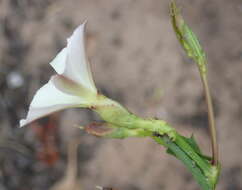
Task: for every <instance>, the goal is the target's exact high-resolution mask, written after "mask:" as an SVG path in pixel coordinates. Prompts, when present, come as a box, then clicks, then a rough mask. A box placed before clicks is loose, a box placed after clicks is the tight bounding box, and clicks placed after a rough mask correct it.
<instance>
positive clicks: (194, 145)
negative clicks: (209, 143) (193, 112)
mask: <svg viewBox="0 0 242 190" xmlns="http://www.w3.org/2000/svg"><path fill="white" fill-rule="evenodd" d="M181 137H182V138H183V139H184V140H185V141H186V142H187V143H188V144H189V145H190V146H191V147H192V148H193V149H194V150H195V151H196V153H197V154H198V155H199V156H201V157H202V158H204V159H206V160H208V161H211V160H212V158H211V157H210V156H206V155H204V154H203V153H202V151H201V149H200V148H199V146H198V144H197V142H196V140H195V137H194V135H192V136H191V137H190V138H187V137H184V136H181Z"/></svg>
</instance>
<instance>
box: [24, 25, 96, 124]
mask: <svg viewBox="0 0 242 190" xmlns="http://www.w3.org/2000/svg"><path fill="white" fill-rule="evenodd" d="M84 28H85V23H84V24H82V25H80V26H79V27H78V28H77V29H76V30H75V31H74V32H73V34H72V36H71V37H70V38H69V39H68V40H67V46H66V47H65V48H63V49H62V51H61V52H60V53H59V54H58V55H57V56H56V58H55V59H54V60H53V61H52V62H51V63H50V65H51V66H52V67H53V68H54V69H55V71H56V72H57V73H58V74H57V75H54V76H52V77H51V79H50V80H49V82H48V83H47V84H45V85H44V86H43V87H41V88H40V89H39V90H38V91H37V92H36V94H35V95H34V98H33V100H32V102H31V104H30V108H29V112H28V114H27V118H26V119H22V120H21V121H20V126H21V127H22V126H24V125H27V124H29V123H30V122H32V121H34V120H36V119H38V118H41V117H43V116H46V115H48V114H50V113H53V112H56V111H59V110H62V109H65V108H69V107H88V106H90V104H91V102H92V100H93V99H95V97H96V95H97V90H96V87H95V84H94V82H93V79H92V74H91V70H90V65H89V63H88V60H87V57H86V53H85V45H84Z"/></svg>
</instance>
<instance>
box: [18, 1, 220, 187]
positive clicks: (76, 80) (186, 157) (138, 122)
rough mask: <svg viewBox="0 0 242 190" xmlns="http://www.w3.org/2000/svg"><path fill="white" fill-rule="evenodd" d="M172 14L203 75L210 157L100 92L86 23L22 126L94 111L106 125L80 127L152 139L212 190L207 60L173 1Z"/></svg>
mask: <svg viewBox="0 0 242 190" xmlns="http://www.w3.org/2000/svg"><path fill="white" fill-rule="evenodd" d="M170 11H171V21H172V25H173V28H174V31H175V33H176V35H177V38H178V40H179V42H180V44H181V45H182V47H183V48H184V50H185V52H186V53H187V55H188V56H189V57H191V58H192V59H193V61H194V62H195V63H196V64H197V66H198V68H199V71H200V76H201V79H202V84H203V87H204V92H205V97H206V102H207V105H208V118H209V128H210V133H211V142H212V152H213V154H212V157H209V156H206V155H204V154H203V153H202V151H201V150H200V148H199V146H198V144H197V143H196V140H195V138H194V137H193V136H191V137H184V136H182V135H180V134H179V133H178V132H177V131H176V130H175V128H173V127H172V126H171V125H169V124H168V123H167V122H165V121H163V120H158V119H146V118H141V117H139V116H137V115H135V114H133V113H131V112H129V111H128V110H127V109H126V108H125V107H123V106H122V105H121V104H120V103H118V102H116V101H114V100H112V99H110V98H108V97H106V96H104V95H102V94H100V93H98V91H97V89H96V86H95V84H94V82H93V79H92V74H91V71H90V66H89V63H88V60H87V57H86V54H85V47H84V27H85V24H82V25H80V26H79V27H78V28H77V29H76V30H75V31H74V33H73V34H72V35H71V37H70V38H69V39H68V43H67V46H66V47H65V48H64V49H63V50H62V51H61V52H60V53H59V54H58V55H57V56H56V58H55V59H54V60H53V61H52V62H51V63H50V65H51V66H52V67H53V68H54V69H55V71H56V72H57V74H56V75H54V76H52V77H51V79H50V81H49V82H48V83H47V84H45V85H44V86H43V87H41V88H40V89H39V90H38V91H37V93H36V94H35V96H34V98H33V100H32V102H31V104H30V108H29V112H28V115H27V118H26V119H24V120H21V121H20V125H21V126H24V125H26V124H28V123H30V122H32V121H34V120H36V119H38V118H40V117H43V116H45V115H48V114H51V113H53V112H55V111H59V110H62V109H66V108H70V107H80V108H88V109H91V110H92V111H94V112H96V113H97V114H98V115H99V116H100V117H101V119H102V120H103V122H99V123H91V124H89V125H87V126H84V127H80V128H83V129H84V130H85V131H87V132H88V133H90V134H93V135H96V136H99V137H106V138H118V139H123V138H128V137H149V138H152V139H153V140H154V141H155V142H157V143H158V144H160V145H162V146H164V147H166V148H167V152H168V153H169V154H171V155H173V156H175V157H176V158H177V159H179V160H180V161H182V163H183V164H184V165H185V166H186V167H187V169H188V170H189V171H190V172H191V173H192V175H193V176H194V178H195V180H196V181H197V182H198V184H199V185H200V186H201V188H202V189H203V190H214V189H215V186H216V184H217V180H218V176H219V171H220V165H219V160H218V145H217V141H216V130H215V124H214V114H213V109H212V101H211V96H210V92H209V88H208V83H207V68H206V64H207V61H206V57H205V53H204V51H203V50H202V48H201V46H200V44H199V42H198V39H197V37H196V36H195V34H194V33H193V32H192V31H191V29H190V28H189V27H188V26H187V25H186V23H185V22H184V20H183V18H182V16H181V14H180V13H179V11H178V9H177V7H176V5H175V3H174V2H173V3H171V6H170Z"/></svg>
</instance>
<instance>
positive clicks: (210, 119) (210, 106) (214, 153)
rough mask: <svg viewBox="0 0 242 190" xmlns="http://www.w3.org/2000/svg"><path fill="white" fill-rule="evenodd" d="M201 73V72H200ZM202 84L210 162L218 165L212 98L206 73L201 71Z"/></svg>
mask: <svg viewBox="0 0 242 190" xmlns="http://www.w3.org/2000/svg"><path fill="white" fill-rule="evenodd" d="M200 73H201V72H200ZM201 79H202V84H203V88H204V93H205V99H206V104H207V109H208V122H209V131H210V136H211V145H212V158H213V160H212V164H213V165H216V166H217V165H218V159H219V153H218V143H217V133H216V127H215V119H214V111H213V104H212V98H211V95H210V90H209V87H208V81H207V77H206V75H203V74H202V73H201Z"/></svg>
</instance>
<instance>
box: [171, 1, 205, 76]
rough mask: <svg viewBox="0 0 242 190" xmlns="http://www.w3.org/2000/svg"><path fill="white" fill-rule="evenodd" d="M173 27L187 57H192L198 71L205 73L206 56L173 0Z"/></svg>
mask: <svg viewBox="0 0 242 190" xmlns="http://www.w3.org/2000/svg"><path fill="white" fill-rule="evenodd" d="M170 14H171V21H172V25H173V29H174V31H175V33H176V36H177V38H178V40H179V42H180V44H181V45H182V47H183V48H184V50H185V52H186V54H187V56H188V57H190V58H192V59H193V60H194V61H195V62H196V64H197V65H198V67H199V70H200V73H201V74H202V75H206V72H207V69H206V56H205V53H204V51H203V49H202V47H201V45H200V43H199V41H198V39H197V37H196V35H195V34H194V33H193V31H192V30H191V29H190V27H189V26H188V25H187V24H186V23H185V21H184V19H183V17H182V15H181V14H180V11H179V10H178V8H177V6H176V4H175V2H172V3H171V5H170Z"/></svg>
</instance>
